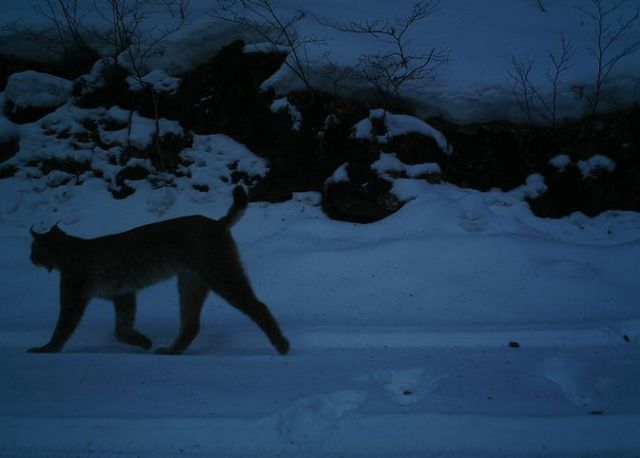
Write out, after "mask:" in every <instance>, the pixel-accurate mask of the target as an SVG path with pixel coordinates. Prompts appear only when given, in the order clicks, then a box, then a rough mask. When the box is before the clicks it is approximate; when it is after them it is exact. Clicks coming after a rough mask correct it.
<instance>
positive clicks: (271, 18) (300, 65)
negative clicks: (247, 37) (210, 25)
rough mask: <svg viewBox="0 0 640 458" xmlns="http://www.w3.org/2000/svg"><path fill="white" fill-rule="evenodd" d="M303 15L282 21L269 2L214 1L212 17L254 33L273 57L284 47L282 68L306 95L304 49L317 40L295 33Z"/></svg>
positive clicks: (308, 71)
mask: <svg viewBox="0 0 640 458" xmlns="http://www.w3.org/2000/svg"><path fill="white" fill-rule="evenodd" d="M307 15H308V13H307V12H306V11H305V10H302V9H298V10H297V11H296V12H295V13H294V14H293V15H292V16H289V17H285V16H284V15H282V14H280V13H278V12H276V11H275V10H274V8H273V5H272V4H271V2H270V1H269V0H217V8H216V10H215V12H214V13H213V16H214V17H216V18H218V19H222V20H224V21H228V22H232V23H234V24H238V25H240V26H242V27H245V28H246V29H248V30H250V31H252V32H254V33H256V34H257V35H258V36H260V37H261V38H262V39H263V40H264V41H265V43H267V44H268V45H269V46H270V47H271V49H272V51H273V52H274V53H281V52H282V51H283V47H286V50H287V52H288V53H289V56H288V58H287V59H286V60H285V62H284V63H285V65H286V66H287V67H288V68H289V69H290V70H291V71H292V72H293V73H294V74H295V75H296V76H297V77H298V78H299V79H300V80H301V81H302V83H303V84H304V85H305V88H306V89H307V91H312V90H313V86H312V84H311V65H310V62H309V55H308V52H307V47H308V45H310V44H314V43H319V42H321V40H318V39H316V38H314V37H311V36H309V35H304V34H301V33H300V31H299V30H297V28H296V25H297V24H298V23H299V22H300V21H302V20H303V19H304V18H305V17H306V16H307Z"/></svg>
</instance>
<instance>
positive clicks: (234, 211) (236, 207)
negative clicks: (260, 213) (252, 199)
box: [220, 186, 248, 227]
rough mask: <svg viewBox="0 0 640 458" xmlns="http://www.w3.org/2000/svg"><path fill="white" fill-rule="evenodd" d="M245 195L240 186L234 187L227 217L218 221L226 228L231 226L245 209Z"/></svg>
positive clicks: (246, 201)
mask: <svg viewBox="0 0 640 458" xmlns="http://www.w3.org/2000/svg"><path fill="white" fill-rule="evenodd" d="M247 203H248V199H247V193H246V192H245V190H244V188H243V187H242V186H236V187H235V188H234V189H233V204H232V205H231V208H229V212H228V213H227V216H225V217H223V218H222V219H221V220H220V221H221V222H222V223H224V224H226V225H227V227H231V226H233V225H234V224H235V223H236V222H237V221H238V220H239V219H240V218H241V217H242V214H243V213H244V210H245V208H247Z"/></svg>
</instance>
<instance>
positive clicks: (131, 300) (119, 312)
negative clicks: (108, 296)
mask: <svg viewBox="0 0 640 458" xmlns="http://www.w3.org/2000/svg"><path fill="white" fill-rule="evenodd" d="M113 305H114V307H115V311H116V330H115V335H116V339H118V340H119V341H120V342H124V343H126V344H129V345H135V346H137V347H142V348H144V349H145V350H148V349H149V348H151V340H149V338H148V337H147V336H145V335H144V334H142V333H140V332H138V331H136V330H135V329H134V328H133V323H134V321H135V319H136V295H135V293H131V294H124V295H122V296H118V297H116V298H114V299H113Z"/></svg>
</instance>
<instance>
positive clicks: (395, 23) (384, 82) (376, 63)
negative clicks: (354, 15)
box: [323, 0, 448, 109]
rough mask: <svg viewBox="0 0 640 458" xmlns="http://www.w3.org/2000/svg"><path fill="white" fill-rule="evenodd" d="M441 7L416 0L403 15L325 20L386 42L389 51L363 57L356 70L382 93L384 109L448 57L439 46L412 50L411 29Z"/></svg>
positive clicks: (427, 1) (348, 31)
mask: <svg viewBox="0 0 640 458" xmlns="http://www.w3.org/2000/svg"><path fill="white" fill-rule="evenodd" d="M438 8H439V2H438V1H434V0H422V1H418V2H416V3H414V4H413V7H412V9H411V11H410V12H409V13H408V14H407V15H406V16H403V17H400V18H395V19H375V20H369V19H365V20H362V21H349V22H347V23H346V24H334V23H327V22H326V21H323V23H324V24H325V25H329V26H331V27H333V28H335V29H336V30H339V31H341V32H346V33H355V34H364V35H369V36H371V37H373V38H374V39H375V40H377V41H379V42H380V43H382V44H385V45H387V48H388V50H385V51H382V52H379V53H375V54H366V55H362V56H360V59H359V63H358V65H357V66H356V67H355V70H356V73H357V75H358V76H359V78H360V79H362V80H364V81H366V82H368V83H369V84H371V85H372V86H373V87H374V88H375V89H376V90H377V91H378V92H379V94H380V95H381V96H382V98H383V101H384V106H385V108H386V109H389V108H392V107H393V106H399V105H400V97H401V92H402V88H403V87H404V86H405V85H406V84H407V83H408V82H411V81H420V80H424V79H426V78H429V77H430V76H431V74H432V72H433V70H434V69H435V68H436V67H437V66H438V65H439V64H442V63H444V62H446V61H447V59H448V54H447V53H446V52H445V51H443V50H439V49H437V48H431V49H429V50H427V51H426V52H422V53H420V52H414V51H413V50H411V49H410V48H411V39H410V38H409V35H410V32H411V30H412V28H414V26H415V25H416V24H418V23H419V22H421V21H423V20H425V19H426V18H427V17H429V16H431V15H432V14H433V13H435V12H436V11H437V10H438Z"/></svg>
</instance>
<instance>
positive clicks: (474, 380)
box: [0, 107, 640, 457]
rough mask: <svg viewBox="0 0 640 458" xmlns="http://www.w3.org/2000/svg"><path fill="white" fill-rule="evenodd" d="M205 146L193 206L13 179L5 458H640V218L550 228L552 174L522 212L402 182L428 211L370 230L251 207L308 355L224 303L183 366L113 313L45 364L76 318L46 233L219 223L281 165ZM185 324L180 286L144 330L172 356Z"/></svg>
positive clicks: (1, 241) (484, 197) (501, 201)
mask: <svg viewBox="0 0 640 458" xmlns="http://www.w3.org/2000/svg"><path fill="white" fill-rule="evenodd" d="M60 110H65V108H64V107H63V108H61V109H60ZM99 115H100V113H97V114H96V116H99ZM194 140H195V142H194V146H193V148H191V149H189V150H185V152H184V153H183V155H184V156H185V158H187V159H189V161H190V162H191V161H193V162H192V164H191V165H190V166H189V172H190V173H189V174H187V175H185V176H184V177H182V178H178V179H176V181H175V183H174V186H173V187H162V188H154V187H152V186H150V185H149V184H145V183H146V182H139V183H138V185H137V189H136V192H135V193H134V194H133V195H132V196H130V197H129V198H127V199H124V200H114V199H112V198H111V197H110V195H109V194H108V192H107V187H106V185H105V184H104V182H103V181H101V180H99V179H97V178H87V179H85V180H84V181H83V183H82V184H81V185H74V184H73V182H71V183H67V184H60V185H59V186H58V187H56V188H55V189H54V190H53V191H52V190H47V191H46V192H45V190H44V188H43V189H42V190H41V191H40V192H38V191H37V190H35V192H34V186H36V187H37V186H39V185H38V182H39V181H40V180H42V179H44V178H45V177H43V178H21V177H16V178H13V179H5V180H1V181H0V192H1V193H2V195H3V196H4V199H3V201H2V206H1V207H0V221H1V222H2V224H1V225H0V253H1V254H0V256H1V257H2V262H0V266H1V267H0V269H1V270H2V272H1V274H0V292H1V294H0V301H1V302H2V304H0V360H1V361H2V365H3V368H4V369H5V371H6V373H7V374H11V375H10V376H9V377H4V378H3V379H2V381H0V404H1V405H2V406H3V409H2V413H1V414H0V426H1V427H0V454H2V455H4V456H11V455H14V456H15V455H19V456H42V455H47V456H68V455H69V454H70V453H73V454H75V455H78V456H88V455H98V456H113V455H118V454H121V455H136V456H145V457H146V456H149V457H151V456H175V455H178V454H185V455H187V456H274V455H280V456H292V457H293V456H327V455H342V456H363V455H367V456H369V455H373V456H375V455H378V456H387V457H393V456H407V455H415V456H424V455H429V454H439V455H442V456H451V457H454V456H496V455H504V456H514V455H516V456H538V455H539V454H540V453H541V451H544V453H545V454H546V455H547V456H580V455H584V454H595V455H598V454H599V455H602V456H608V455H611V454H615V455H619V456H634V455H637V453H638V452H639V451H640V439H638V435H637V427H635V425H637V424H638V421H639V416H640V395H639V392H638V390H637V381H638V378H639V377H640V371H639V370H638V368H639V367H640V364H638V363H639V362H640V351H639V350H638V348H639V347H638V343H639V342H640V313H639V312H638V308H637V307H636V301H635V299H636V298H637V294H638V292H639V288H640V284H639V283H638V280H637V275H636V272H637V270H638V268H639V267H640V265H639V263H640V261H639V260H640V236H639V234H640V215H638V214H636V213H629V212H607V213H604V214H602V215H600V216H598V217H597V218H587V217H585V216H584V215H580V214H575V215H572V216H571V217H567V218H563V219H557V220H545V219H540V218H537V217H535V216H534V215H532V214H531V212H530V210H529V208H528V206H527V204H526V203H525V202H524V201H523V198H524V197H525V196H527V195H530V194H531V193H532V192H537V191H540V192H541V190H540V189H541V187H542V185H543V182H542V181H541V179H540V177H537V176H532V177H530V178H529V179H528V180H527V182H526V183H524V184H523V186H522V187H521V188H517V189H516V190H513V191H511V192H506V193H505V192H502V191H499V190H492V191H490V192H486V193H482V192H478V191H474V190H469V189H461V188H457V187H455V186H452V185H448V184H442V185H432V184H428V183H426V182H424V181H422V180H415V179H403V178H390V179H392V180H393V183H394V188H393V192H394V193H396V195H398V196H399V197H400V198H401V199H402V200H405V201H406V203H405V205H404V206H403V207H402V208H401V209H400V210H399V211H398V212H397V213H396V214H394V215H392V216H390V217H388V218H386V219H384V220H382V221H379V222H377V223H374V224H369V225H357V224H350V223H342V222H336V221H331V220H329V219H328V218H327V217H326V216H325V215H324V214H323V213H322V211H321V210H320V208H319V206H318V205H319V196H318V195H317V194H315V193H303V194H296V195H295V196H294V199H293V200H291V201H289V202H284V203H281V204H264V203H252V204H250V206H249V208H248V210H247V212H246V213H245V215H244V217H243V218H242V219H241V220H240V221H239V222H238V223H237V225H236V226H235V227H234V229H233V233H234V236H235V238H236V240H237V242H238V245H239V248H240V251H241V254H242V257H243V260H244V263H245V266H246V269H247V272H248V275H249V277H250V278H251V279H252V283H253V285H254V288H255V290H256V292H257V294H258V295H259V297H260V298H261V299H262V300H264V301H265V302H266V303H267V304H269V305H270V307H271V308H272V310H273V312H274V314H275V315H276V316H277V317H278V319H279V321H280V323H281V325H282V328H283V330H284V332H285V334H286V335H287V336H288V337H289V339H290V340H291V342H292V352H291V353H290V354H289V355H287V356H285V357H280V356H278V355H277V354H275V352H274V351H273V349H272V348H271V346H270V345H269V343H268V342H267V341H266V339H265V338H264V336H263V335H262V334H261V332H260V331H259V330H258V329H257V328H256V327H255V326H254V325H253V324H252V323H251V322H250V321H249V320H247V319H246V318H245V317H243V316H241V315H240V314H238V313H237V312H236V311H234V310H232V309H231V307H229V306H228V305H226V304H225V303H223V301H222V300H220V299H219V298H217V297H215V296H213V295H211V296H210V297H209V298H208V299H207V303H206V304H205V309H204V313H203V319H202V331H201V333H200V335H199V337H198V338H197V339H196V341H195V342H194V343H193V345H192V346H191V348H190V349H189V351H188V352H187V353H186V354H185V355H182V356H180V357H175V358H172V357H162V356H156V355H153V354H147V353H144V352H142V351H140V350H138V349H135V348H131V347H127V346H125V345H123V344H120V343H118V342H117V341H116V340H115V338H114V337H113V336H112V326H113V311H112V306H111V305H110V304H109V303H107V302H105V301H103V300H94V301H93V303H92V304H91V305H90V307H89V310H88V311H87V314H86V316H85V317H84V319H83V321H82V323H81V324H80V326H79V329H78V330H77V331H76V333H75V334H74V336H73V337H72V338H71V339H70V341H69V342H68V343H67V345H66V347H65V349H64V351H63V352H62V353H60V354H56V355H33V354H26V353H25V352H24V350H25V349H26V348H27V347H30V346H33V345H38V344H41V343H43V342H44V341H46V339H47V338H48V337H49V334H50V332H51V329H52V327H53V324H54V322H55V319H56V314H57V307H58V306H57V303H56V302H57V299H56V297H57V294H58V284H57V282H58V279H59V275H58V274H56V273H54V274H51V275H49V274H48V273H47V272H46V271H45V270H43V269H38V268H36V267H35V266H33V265H32V264H30V262H29V259H28V253H29V243H30V240H29V237H30V236H29V227H30V226H31V225H32V224H34V223H35V224H36V227H37V228H38V229H41V228H46V227H49V226H50V225H51V224H53V223H55V222H57V221H60V225H61V227H62V228H63V229H64V230H66V231H68V232H70V233H72V234H75V235H79V236H83V237H93V236H98V235H102V234H106V233H112V232H117V231H122V230H126V229H128V228H131V227H135V226H137V225H139V224H144V223H148V222H151V221H157V220H158V219H159V218H160V217H161V218H170V217H174V216H179V215H185V214H194V213H199V214H205V215H208V216H211V217H219V216H221V215H223V214H224V213H225V212H226V209H227V208H228V205H229V203H230V200H231V189H232V187H233V185H232V184H231V183H230V173H231V172H230V170H229V167H230V166H232V165H233V164H236V167H237V169H238V170H243V171H245V172H247V173H249V174H257V175H261V174H264V173H265V171H266V169H267V167H268V164H267V163H265V162H264V161H263V160H261V159H260V158H258V157H257V156H255V155H253V153H251V152H250V151H249V150H248V149H247V148H246V147H244V146H243V145H240V144H238V143H237V142H235V141H233V140H232V139H230V138H228V137H225V136H223V135H206V136H195V138H194ZM385 162H387V163H388V164H393V163H394V161H393V155H391V154H389V155H382V157H381V164H382V165H384V163H385ZM381 164H377V165H378V166H381ZM383 168H384V169H386V167H383ZM50 175H51V174H50ZM189 175H190V176H189ZM49 179H51V178H50V177H49ZM34 180H35V181H34ZM195 183H201V184H208V185H209V186H210V187H211V189H210V190H209V191H208V192H198V191H195V190H194V189H192V187H191V185H192V184H195ZM536 190H537V191H536ZM177 316H178V298H177V292H176V288H175V282H174V281H169V282H165V283H161V284H159V285H157V286H154V287H151V288H149V289H147V290H144V291H143V292H141V294H140V295H139V311H138V320H137V322H138V327H139V328H140V329H141V330H142V331H143V332H146V333H148V335H149V336H150V337H151V338H152V339H153V340H154V342H155V346H160V345H163V344H164V343H166V342H168V341H169V340H170V339H171V338H172V337H173V335H174V333H175V332H176V326H177V321H176V320H177ZM627 340H628V341H627ZM512 341H515V342H518V343H519V345H520V348H510V347H509V345H508V343H509V342H512ZM600 413H601V415H600ZM33 431H38V434H37V435H34V434H33Z"/></svg>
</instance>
